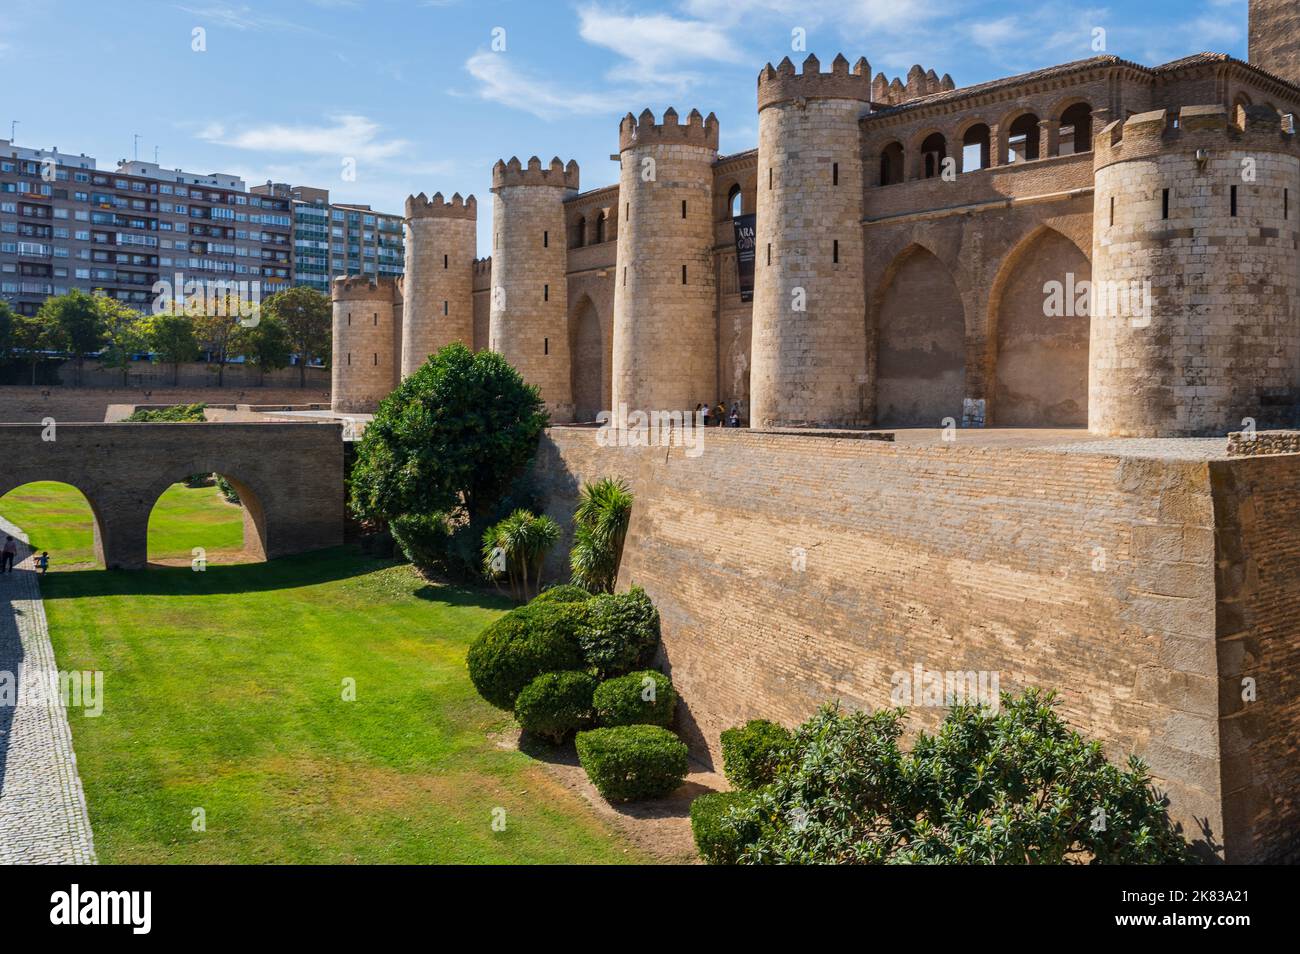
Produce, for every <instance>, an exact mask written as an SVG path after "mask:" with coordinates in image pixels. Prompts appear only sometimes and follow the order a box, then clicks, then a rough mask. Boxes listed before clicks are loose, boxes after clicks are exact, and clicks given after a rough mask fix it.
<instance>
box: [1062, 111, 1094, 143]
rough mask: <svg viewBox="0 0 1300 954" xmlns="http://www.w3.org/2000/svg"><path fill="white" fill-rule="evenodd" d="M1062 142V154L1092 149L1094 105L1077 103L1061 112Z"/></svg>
mask: <svg viewBox="0 0 1300 954" xmlns="http://www.w3.org/2000/svg"><path fill="white" fill-rule="evenodd" d="M1060 143H1061V148H1060V154H1061V155H1062V156H1072V155H1075V154H1076V153H1080V152H1091V151H1092V106H1090V105H1089V104H1088V103H1075V104H1074V105H1073V106H1071V107H1070V108H1069V109H1067V110H1066V111H1065V112H1063V113H1061V134H1060Z"/></svg>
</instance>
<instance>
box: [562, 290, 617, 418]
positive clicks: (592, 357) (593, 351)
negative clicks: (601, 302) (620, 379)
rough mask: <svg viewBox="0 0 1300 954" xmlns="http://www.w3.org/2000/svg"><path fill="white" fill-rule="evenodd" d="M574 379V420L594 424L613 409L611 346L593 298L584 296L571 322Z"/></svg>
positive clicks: (571, 376)
mask: <svg viewBox="0 0 1300 954" xmlns="http://www.w3.org/2000/svg"><path fill="white" fill-rule="evenodd" d="M569 353H570V354H571V355H572V356H573V357H572V361H571V363H570V366H569V368H570V370H569V375H570V380H571V385H572V388H573V419H574V420H575V421H577V422H579V423H582V422H585V421H594V420H595V419H596V415H597V414H598V413H600V412H601V411H602V410H607V409H609V404H610V393H609V392H610V385H611V374H612V365H611V362H612V355H611V345H610V343H609V342H607V341H606V340H605V331H604V326H603V324H602V323H601V316H600V312H599V311H598V310H597V308H596V303H595V302H594V301H592V299H591V296H590V295H587V294H584V295H582V297H580V298H579V299H578V303H577V306H576V307H575V308H574V310H573V314H572V316H571V317H570V320H569Z"/></svg>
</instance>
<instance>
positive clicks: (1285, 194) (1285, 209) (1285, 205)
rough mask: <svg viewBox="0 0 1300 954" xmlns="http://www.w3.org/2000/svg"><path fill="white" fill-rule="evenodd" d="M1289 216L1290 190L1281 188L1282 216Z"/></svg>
mask: <svg viewBox="0 0 1300 954" xmlns="http://www.w3.org/2000/svg"><path fill="white" fill-rule="evenodd" d="M1290 217H1291V190H1290V189H1283V190H1282V218H1284V219H1289V218H1290Z"/></svg>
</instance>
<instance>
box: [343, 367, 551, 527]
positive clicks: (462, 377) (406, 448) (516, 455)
mask: <svg viewBox="0 0 1300 954" xmlns="http://www.w3.org/2000/svg"><path fill="white" fill-rule="evenodd" d="M545 424H546V412H545V410H544V406H543V404H542V400H541V397H540V396H539V395H538V392H537V388H535V387H533V386H531V385H528V384H525V383H524V380H523V378H521V377H520V376H519V373H518V372H517V371H516V370H515V369H514V368H512V367H511V366H510V365H509V364H508V363H507V362H506V360H505V359H504V358H503V357H501V355H499V354H497V353H496V352H493V351H479V352H477V353H475V352H472V351H470V349H469V348H467V347H465V345H463V344H461V343H459V342H457V343H455V344H450V345H448V346H447V347H445V348H443V349H442V350H440V351H439V352H438V353H437V354H435V355H433V356H432V357H430V359H429V360H428V361H427V362H426V363H425V364H424V365H423V367H421V368H419V369H418V370H417V371H415V373H413V374H411V375H409V376H408V377H406V378H404V379H403V380H402V382H401V384H399V385H398V386H397V388H396V390H394V391H393V393H392V394H390V395H389V396H388V397H386V398H385V399H384V400H383V402H381V403H380V405H379V409H378V411H377V412H376V413H375V417H374V420H373V421H371V422H370V424H369V425H367V427H366V430H365V434H364V435H363V436H362V438H361V441H360V443H359V445H358V448H357V459H356V464H355V465H354V466H353V468H352V473H351V476H350V483H349V490H350V506H351V508H352V511H353V513H355V514H356V515H357V517H359V518H360V519H362V520H365V521H369V522H372V523H378V524H387V523H390V522H392V521H394V520H396V519H397V518H398V517H401V516H402V515H404V514H438V513H442V514H447V515H449V516H451V517H460V516H466V517H468V519H469V520H471V521H473V520H476V519H479V518H481V517H482V516H483V515H484V514H485V513H487V512H489V511H490V510H491V509H492V506H493V504H494V502H495V501H497V500H499V499H500V498H501V496H502V495H504V494H505V493H506V492H507V491H508V490H509V489H510V487H511V486H512V484H513V483H514V481H515V479H516V477H517V476H518V475H519V474H520V473H522V472H523V470H524V468H525V467H526V466H527V464H528V463H529V461H531V460H532V457H533V454H534V453H535V452H536V449H537V438H538V436H539V435H540V434H541V431H542V428H543V426H545ZM476 529H478V532H480V533H481V532H482V530H481V528H476Z"/></svg>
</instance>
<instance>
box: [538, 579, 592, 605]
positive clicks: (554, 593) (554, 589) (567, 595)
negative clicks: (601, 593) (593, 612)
mask: <svg viewBox="0 0 1300 954" xmlns="http://www.w3.org/2000/svg"><path fill="white" fill-rule="evenodd" d="M591 599H595V594H594V593H592V592H591V591H590V590H586V589H583V588H582V587H581V586H574V585H573V584H572V583H559V584H557V585H555V586H551V587H547V588H546V589H544V590H542V592H541V593H539V594H538V595H537V596H535V597H533V602H534V603H585V602H587V601H588V600H591Z"/></svg>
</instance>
